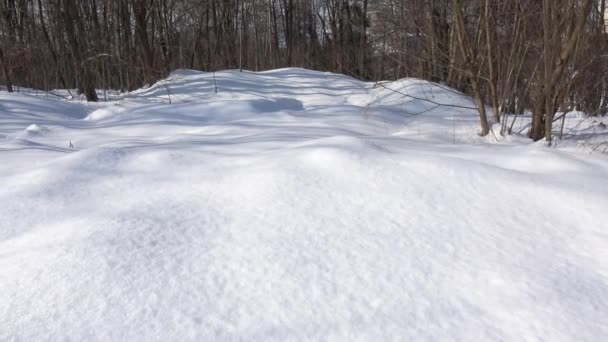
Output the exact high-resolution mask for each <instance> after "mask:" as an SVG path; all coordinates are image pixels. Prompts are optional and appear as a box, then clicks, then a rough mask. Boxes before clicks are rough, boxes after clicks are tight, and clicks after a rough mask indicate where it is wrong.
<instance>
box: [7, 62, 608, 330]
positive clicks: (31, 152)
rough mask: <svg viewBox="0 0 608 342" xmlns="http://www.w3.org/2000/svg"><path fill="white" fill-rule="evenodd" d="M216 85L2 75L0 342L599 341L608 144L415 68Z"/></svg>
mask: <svg viewBox="0 0 608 342" xmlns="http://www.w3.org/2000/svg"><path fill="white" fill-rule="evenodd" d="M215 80H216V81H215V82H217V86H218V92H217V93H215V82H214V75H213V74H212V73H202V72H196V71H192V70H178V71H176V72H174V73H173V74H171V76H170V77H169V78H167V79H166V80H163V81H162V82H159V83H157V84H155V85H153V86H151V87H148V88H144V89H140V90H138V91H135V92H133V93H128V94H123V95H121V96H119V97H117V98H116V99H115V100H113V101H111V102H107V103H98V104H86V103H81V102H79V101H68V100H63V99H61V98H59V97H46V96H40V95H38V96H36V95H35V94H27V93H26V94H8V93H4V92H2V93H0V189H2V190H1V191H0V218H1V220H0V340H48V339H51V340H62V339H69V340H168V339H171V340H260V341H283V340H344V341H351V340H357V341H378V340H416V341H438V340H439V341H471V340H480V341H522V340H523V341H538V340H547V341H602V340H606V339H608V323H606V319H605V318H606V317H608V211H607V210H606V208H607V207H608V188H606V184H607V183H606V182H607V181H608V158H606V157H605V155H603V154H601V153H591V154H590V153H588V150H585V149H581V148H580V147H579V146H580V144H577V143H576V139H578V138H574V139H570V140H564V142H560V143H559V144H558V145H557V147H556V148H548V147H546V146H544V144H538V143H536V144H535V143H530V142H528V141H527V140H525V139H521V138H517V137H510V138H505V139H501V138H500V137H497V138H494V137H492V136H490V137H485V138H482V137H478V136H476V134H475V133H476V132H477V130H478V123H477V117H476V114H475V111H474V110H471V109H467V108H464V107H469V106H472V103H471V101H470V99H468V98H467V97H465V96H463V95H462V94H459V93H457V92H455V91H453V90H450V89H447V88H445V87H443V86H439V85H435V84H433V83H429V82H424V81H420V80H413V79H406V80H401V81H397V82H392V83H383V84H381V85H375V84H373V83H365V82H360V81H357V80H354V79H351V78H349V77H346V76H340V75H335V74H329V73H322V72H314V71H308V70H303V69H296V68H290V69H280V70H273V71H268V72H261V73H254V72H243V73H240V72H238V71H223V72H217V73H216V74H215ZM391 89H392V90H391ZM393 90H395V91H398V92H399V93H396V92H395V91H393ZM400 93H406V94H409V95H411V96H413V97H406V96H403V94H400ZM427 100H431V101H432V102H434V103H436V104H433V103H431V102H429V101H427ZM437 103H438V104H440V105H437ZM447 104H457V105H459V106H460V107H459V108H455V107H450V106H446V105H447ZM570 120H571V121H570ZM584 120H587V119H584ZM594 120H602V119H601V118H597V119H594ZM522 121H523V119H522ZM580 122H582V119H581V118H576V117H575V115H572V118H571V119H570V118H569V121H568V125H567V126H568V127H569V128H570V129H573V127H574V126H575V125H576V124H577V123H578V124H580ZM585 122H587V121H585ZM592 124H593V125H597V123H592V122H591V121H589V122H588V126H585V128H584V129H585V130H586V129H588V128H589V127H591V126H592ZM518 125H519V124H518ZM522 125H525V123H522ZM521 129H523V128H521ZM589 129H590V128H589ZM585 134H587V132H585ZM598 134H599V137H600V138H601V137H602V136H601V133H598ZM585 136H586V135H585ZM585 136H580V137H579V138H580V139H583V138H584V137H585ZM596 137H597V136H596ZM496 140H500V141H496ZM70 141H71V142H72V144H73V146H74V147H73V148H70V146H69V143H70ZM569 141H570V142H569Z"/></svg>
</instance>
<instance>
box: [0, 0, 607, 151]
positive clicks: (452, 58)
mask: <svg viewBox="0 0 608 342" xmlns="http://www.w3.org/2000/svg"><path fill="white" fill-rule="evenodd" d="M605 19H606V0H509V1H503V0H87V1H79V0H0V64H1V65H2V70H1V72H0V83H2V84H4V85H6V89H7V90H8V91H9V92H10V91H13V88H14V87H15V86H23V87H31V88H36V89H43V90H51V89H56V88H66V89H78V91H79V92H80V93H82V94H85V95H86V98H87V100H88V101H97V100H98V98H97V96H98V95H97V93H96V91H95V89H101V88H103V89H118V90H124V91H128V90H133V89H137V88H139V87H141V86H143V85H150V84H153V83H154V82H155V81H157V80H159V79H160V78H162V77H164V76H166V75H167V74H168V73H170V72H171V71H172V70H175V69H178V68H188V69H197V70H205V71H215V70H224V69H241V70H243V69H246V70H253V71H259V70H269V69H276V68H281V67H288V66H294V67H302V68H308V69H314V70H322V71H331V72H337V73H342V74H346V75H350V76H353V77H356V78H359V79H363V80H368V81H380V80H396V79H400V78H405V77H415V78H420V79H425V80H430V81H433V82H437V84H440V85H445V86H446V87H451V88H454V89H457V90H459V91H461V92H464V93H466V94H468V95H470V96H471V97H472V98H473V99H474V100H475V104H476V107H477V110H478V112H479V119H480V134H481V135H486V134H488V133H489V132H490V129H491V125H492V124H493V123H497V122H502V128H501V132H500V133H502V134H505V133H508V131H509V120H508V117H509V116H510V115H511V116H515V115H518V114H524V113H531V115H532V125H531V128H530V132H529V136H530V138H531V139H533V140H541V139H543V138H544V139H546V140H547V141H548V142H549V143H550V142H551V140H552V137H553V126H554V125H553V124H554V122H555V121H556V120H559V119H560V117H561V115H563V113H567V112H569V111H574V110H576V111H583V112H585V113H587V114H588V115H603V114H604V113H605V112H606V110H607V108H608V97H607V96H606V95H607V92H608V82H607V78H606V75H607V73H606V71H607V69H608V35H607V32H608V31H607V29H606V20H605ZM489 108H491V110H488V109H489ZM560 114H561V115H560Z"/></svg>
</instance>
